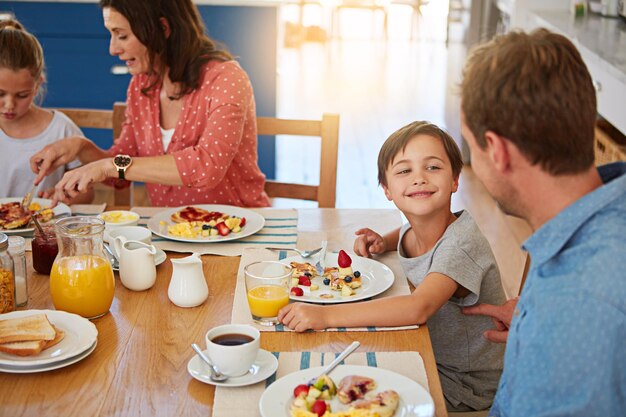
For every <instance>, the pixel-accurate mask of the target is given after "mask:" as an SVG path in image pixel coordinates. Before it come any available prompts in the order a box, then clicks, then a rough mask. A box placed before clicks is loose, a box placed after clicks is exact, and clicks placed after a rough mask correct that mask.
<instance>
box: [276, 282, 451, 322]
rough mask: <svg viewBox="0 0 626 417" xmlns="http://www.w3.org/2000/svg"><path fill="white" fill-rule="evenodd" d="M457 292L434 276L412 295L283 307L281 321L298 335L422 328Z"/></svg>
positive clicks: (419, 286)
mask: <svg viewBox="0 0 626 417" xmlns="http://www.w3.org/2000/svg"><path fill="white" fill-rule="evenodd" d="M457 288H459V285H458V284H457V283H456V281H454V280H453V279H451V278H449V277H448V276H446V275H443V274H439V273H435V272H433V273H430V274H428V275H427V276H426V278H424V281H423V282H422V283H421V284H420V285H418V286H417V288H416V289H415V291H413V293H412V294H410V295H401V296H396V297H386V298H381V299H378V300H372V301H365V302H361V303H350V304H335V305H331V306H322V305H313V304H305V303H294V304H289V305H288V306H287V307H284V308H283V309H282V310H281V311H280V313H279V316H278V317H279V320H280V321H281V322H282V323H284V324H285V325H287V326H288V327H289V328H291V329H293V330H296V331H304V330H307V329H315V330H322V329H325V328H328V327H366V326H379V327H384V326H407V325H412V324H422V323H425V322H426V320H428V318H430V316H432V315H433V314H435V312H437V310H439V309H440V308H441V307H442V306H443V305H444V304H445V303H446V301H448V299H450V297H452V295H453V294H454V292H455V291H456V290H457Z"/></svg>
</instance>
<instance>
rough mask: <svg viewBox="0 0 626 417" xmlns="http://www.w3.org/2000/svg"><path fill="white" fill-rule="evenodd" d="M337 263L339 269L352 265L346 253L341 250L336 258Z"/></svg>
mask: <svg viewBox="0 0 626 417" xmlns="http://www.w3.org/2000/svg"><path fill="white" fill-rule="evenodd" d="M337 263H338V264H339V266H340V267H341V268H347V267H349V266H350V265H352V259H351V258H350V256H348V254H347V253H346V252H344V251H343V250H340V251H339V257H338V258H337Z"/></svg>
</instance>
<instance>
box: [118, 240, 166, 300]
mask: <svg viewBox="0 0 626 417" xmlns="http://www.w3.org/2000/svg"><path fill="white" fill-rule="evenodd" d="M113 245H114V246H115V251H116V252H117V256H118V257H119V261H120V281H122V284H123V285H124V286H125V287H126V288H128V289H129V290H133V291H143V290H147V289H148V288H151V287H152V286H153V285H154V283H155V281H156V266H155V263H154V255H156V252H157V250H156V248H155V247H154V246H152V245H148V244H147V243H143V242H139V241H138V240H126V238H125V237H124V236H118V237H116V238H115V239H113Z"/></svg>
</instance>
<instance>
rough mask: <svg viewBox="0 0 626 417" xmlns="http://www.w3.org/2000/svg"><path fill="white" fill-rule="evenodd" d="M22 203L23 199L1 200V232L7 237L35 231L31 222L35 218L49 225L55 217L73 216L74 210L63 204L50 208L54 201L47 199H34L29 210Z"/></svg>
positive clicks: (10, 198) (9, 198)
mask: <svg viewBox="0 0 626 417" xmlns="http://www.w3.org/2000/svg"><path fill="white" fill-rule="evenodd" d="M21 201H22V199H21V197H20V198H18V197H8V198H0V232H2V233H4V234H7V235H8V234H15V233H28V232H32V231H33V230H35V229H34V227H35V226H34V224H33V223H32V222H31V219H32V217H33V216H37V220H39V222H40V223H47V222H49V221H51V220H53V218H54V217H55V216H59V215H63V214H68V215H69V214H72V209H70V207H69V206H67V205H65V204H63V203H58V204H57V205H56V207H54V208H49V207H50V206H51V205H52V200H49V199H46V198H33V201H32V202H31V204H30V206H29V207H28V210H26V209H24V208H23V207H22V204H21Z"/></svg>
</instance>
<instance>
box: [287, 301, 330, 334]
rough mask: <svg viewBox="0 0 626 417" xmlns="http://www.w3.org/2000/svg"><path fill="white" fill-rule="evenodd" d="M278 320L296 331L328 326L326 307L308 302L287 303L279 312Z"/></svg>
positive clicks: (320, 328) (319, 328)
mask: <svg viewBox="0 0 626 417" xmlns="http://www.w3.org/2000/svg"><path fill="white" fill-rule="evenodd" d="M278 321H279V322H281V323H283V324H284V325H285V326H287V327H289V328H290V329H292V330H295V331H296V332H303V331H305V330H308V329H314V330H323V329H325V328H326V327H328V326H327V325H326V319H325V311H324V307H323V306H318V305H314V304H306V303H292V304H287V305H286V306H285V307H283V308H281V309H280V311H279V312H278Z"/></svg>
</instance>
